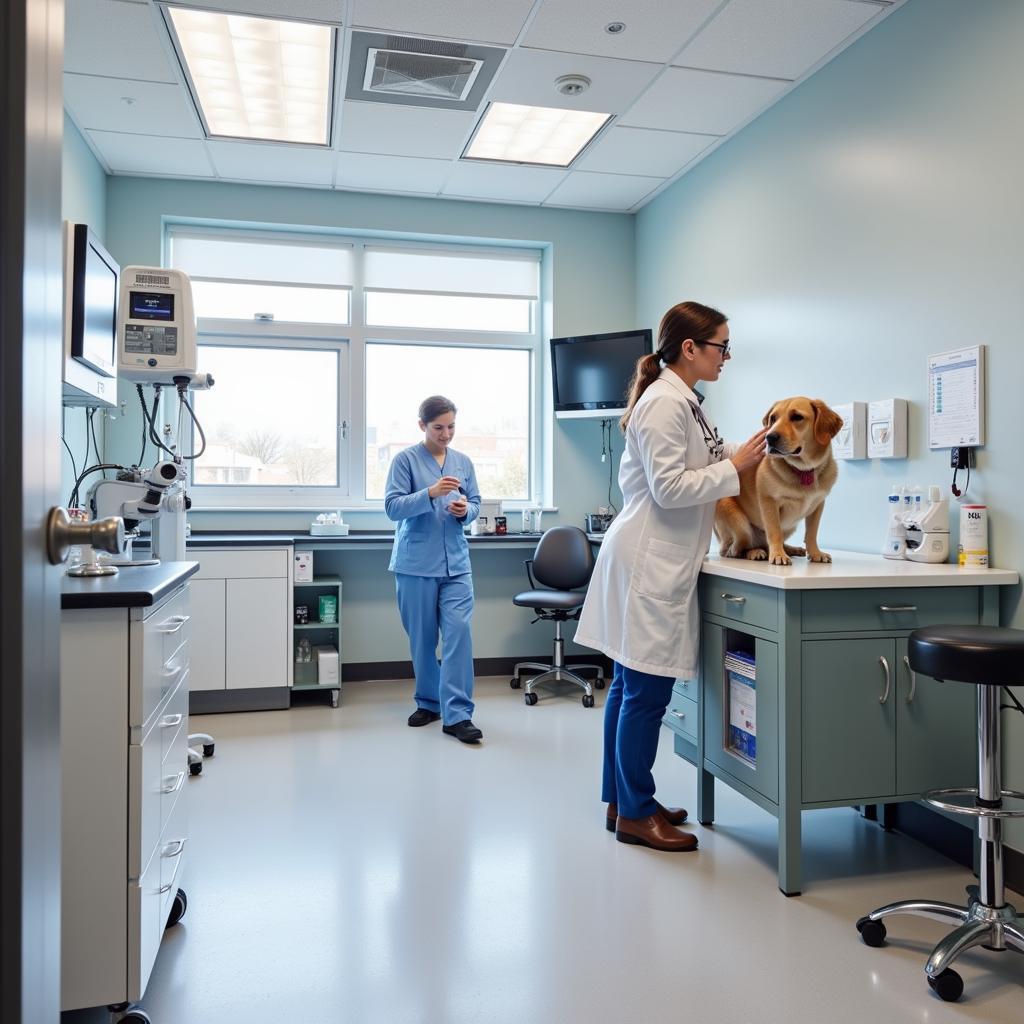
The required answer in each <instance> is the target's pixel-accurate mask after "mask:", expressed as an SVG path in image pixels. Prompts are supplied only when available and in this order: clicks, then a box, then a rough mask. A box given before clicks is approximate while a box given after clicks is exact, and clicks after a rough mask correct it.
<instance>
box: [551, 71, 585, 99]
mask: <svg viewBox="0 0 1024 1024" xmlns="http://www.w3.org/2000/svg"><path fill="white" fill-rule="evenodd" d="M555 88H556V89H557V90H558V91H559V92H560V93H561V94H562V95H563V96H581V95H582V94H583V93H585V92H586V91H587V90H588V89H589V88H590V79H589V78H587V76H586V75H562V76H561V77H560V78H556V79H555Z"/></svg>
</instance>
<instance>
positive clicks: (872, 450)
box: [868, 398, 907, 459]
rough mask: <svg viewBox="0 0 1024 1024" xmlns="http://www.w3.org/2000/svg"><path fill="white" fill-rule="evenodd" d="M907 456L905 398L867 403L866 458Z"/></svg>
mask: <svg viewBox="0 0 1024 1024" xmlns="http://www.w3.org/2000/svg"><path fill="white" fill-rule="evenodd" d="M906 457H907V400H906V399H905V398H884V399H882V400H880V401H878V402H869V403H868V458H869V459H905V458H906Z"/></svg>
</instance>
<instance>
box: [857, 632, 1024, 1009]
mask: <svg viewBox="0 0 1024 1024" xmlns="http://www.w3.org/2000/svg"><path fill="white" fill-rule="evenodd" d="M908 654H909V660H910V667H911V669H913V671H915V672H923V673H924V674H925V675H929V676H933V677H934V678H936V679H949V680H957V681H960V682H965V683H973V684H975V685H976V686H977V687H978V788H977V789H933V790H929V791H928V792H926V793H922V794H921V796H922V799H924V800H925V801H927V802H928V803H930V804H932V805H933V806H934V807H938V808H940V809H942V810H944V811H950V812H951V813H953V814H968V815H971V816H973V817H976V818H977V819H978V837H979V839H980V841H981V870H980V872H979V881H980V883H981V885H980V887H979V886H977V885H969V886H968V887H967V897H968V902H967V906H966V907H959V906H957V905H956V904H953V903H940V902H937V901H933V900H902V901H900V902H899V903H890V904H889V905H888V906H885V907H879V909H878V910H874V911H872V912H871V913H870V914H868V915H867V917H862V918H861V919H860V920H859V921H858V922H857V931H859V932H860V936H861V938H862V939H863V940H864V942H865V943H866V944H867V945H869V946H882V945H884V944H885V925H884V924H882V920H881V919H882V918H883V917H888V916H889V915H890V914H914V915H915V916H917V917H929V918H934V919H936V920H938V921H950V920H952V921H956V922H958V927H956V928H954V929H953V931H951V932H950V933H949V934H948V935H947V936H946V937H945V938H944V939H943V940H942V941H941V942H940V943H939V944H938V945H937V946H936V947H935V949H933V950H932V955H931V956H930V957H928V963H927V964H925V968H924V969H925V974H926V975H927V976H928V984H929V985H930V986H931V987H932V988H933V989H934V990H935V992H937V993H938V995H939V996H940V997H941V998H942V999H944V1000H946V1001H947V1002H954V1001H955V1000H957V999H959V998H960V996H961V995H962V994H963V990H964V983H963V979H962V978H961V977H960V975H959V974H957V973H956V971H954V970H951V969H950V964H952V963H953V961H954V960H956V958H957V957H958V956H960V954H961V953H963V952H964V951H965V950H968V949H971V948H972V947H973V946H984V947H985V949H991V950H996V951H998V952H1003V951H1005V950H1006V949H1007V948H1011V947H1012V948H1014V949H1017V950H1019V951H1020V952H1024V919H1022V918H1020V917H1018V915H1017V911H1016V910H1015V909H1014V907H1013V906H1012V904H1009V903H1007V902H1006V898H1005V894H1004V891H1003V840H1002V819H1003V818H1020V817H1024V809H1021V810H1011V809H1009V808H1006V807H1004V806H1003V800H1004V799H1007V800H1024V793H1018V792H1016V791H1014V790H1008V789H1002V788H1001V785H1002V784H1001V780H1000V762H999V725H1000V723H999V693H1000V687H1001V686H1011V685H1015V684H1018V683H1020V682H1021V681H1022V680H1024V630H1020V629H999V628H996V627H992V626H932V627H928V628H926V629H915V630H914V632H913V633H911V634H910V640H909V650H908ZM954 796H971V797H974V800H973V803H972V804H971V805H968V806H965V805H963V804H957V803H951V802H950V801H949V800H947V799H946V798H947V797H954ZM979 889H980V891H979Z"/></svg>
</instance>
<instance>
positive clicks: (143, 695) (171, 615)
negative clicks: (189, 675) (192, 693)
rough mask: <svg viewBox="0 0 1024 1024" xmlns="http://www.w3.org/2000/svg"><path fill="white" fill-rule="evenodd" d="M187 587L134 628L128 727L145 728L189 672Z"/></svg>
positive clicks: (137, 623)
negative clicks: (183, 676)
mask: <svg viewBox="0 0 1024 1024" xmlns="http://www.w3.org/2000/svg"><path fill="white" fill-rule="evenodd" d="M188 609H189V595H188V587H187V586H186V587H182V588H181V589H180V590H179V591H178V592H177V593H176V594H174V595H172V596H171V597H169V598H168V599H167V600H166V601H164V602H163V603H162V604H160V605H158V606H157V607H156V608H154V609H153V610H152V611H151V612H150V614H149V615H147V616H146V618H145V619H143V620H142V621H135V622H132V624H131V632H130V640H129V661H130V669H129V673H130V680H131V682H130V697H129V708H128V717H129V721H128V724H129V726H132V727H134V726H145V725H146V723H147V722H149V720H150V717H151V716H152V714H153V712H154V711H155V710H156V709H157V708H158V707H159V706H160V702H161V701H162V700H163V699H164V698H165V697H166V696H167V694H168V693H170V692H171V690H173V689H174V687H175V686H176V685H177V683H178V681H179V680H180V678H181V676H182V674H183V673H184V671H185V670H186V669H187V668H188V656H189V648H190V643H189V637H190V634H191V619H190V616H189V610H188Z"/></svg>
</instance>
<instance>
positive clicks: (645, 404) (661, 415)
mask: <svg viewBox="0 0 1024 1024" xmlns="http://www.w3.org/2000/svg"><path fill="white" fill-rule="evenodd" d="M728 358H729V324H728V321H727V320H726V318H725V316H723V314H721V313H719V312H718V310H715V309H711V308H710V307H708V306H702V305H700V304H699V303H696V302H682V303H680V304H679V305H677V306H673V307H672V308H671V309H670V310H669V311H668V312H667V313H666V314H665V315H664V317H662V320H661V326H660V327H659V328H658V348H657V351H656V352H654V354H653V355H648V356H644V357H643V358H642V359H640V360H639V361H638V362H637V366H636V372H635V374H634V376H633V380H632V382H631V384H630V391H629V401H628V403H627V408H626V413H625V415H624V416H623V417H622V421H621V426H622V428H623V430H624V432H625V435H626V448H625V451H624V453H623V455H622V462H621V463H620V465H619V487H620V489H621V490H622V498H623V509H622V511H621V512H620V513H619V514H618V515H617V516H616V517H615V519H614V520H613V522H612V525H611V528H610V529H609V530H608V532H607V533H606V534H605V535H604V540H603V543H602V545H601V551H600V554H599V555H598V558H597V564H596V566H595V567H594V575H593V577H592V578H591V581H590V587H589V589H588V591H587V599H586V603H585V604H584V606H583V612H582V614H581V616H580V623H579V628H578V629H577V630H576V643H578V644H582V645H583V646H585V647H593V648H595V649H596V650H599V651H603V652H604V653H605V654H607V655H608V657H609V658H611V659H612V660H613V661H614V663H615V676H614V679H613V682H612V685H611V687H610V689H609V691H608V696H607V698H606V700H605V718H604V775H603V781H602V796H601V799H602V800H604V801H605V802H606V803H607V804H608V807H607V811H606V817H605V826H606V827H607V828H608V830H609V831H614V832H615V837H616V839H618V840H619V841H620V842H623V843H634V844H636V845H640V846H650V847H653V848H654V849H656V850H680V851H681V850H693V849H696V847H697V837H696V836H694V835H691V834H689V833H686V832H682V831H680V830H679V829H677V828H674V827H673V826H675V825H680V824H682V823H683V821H685V820H686V811H684V810H682V809H680V808H669V807H663V806H662V805H661V804H659V803H658V802H657V801H656V800H655V799H654V776H653V775H652V774H651V768H652V767H653V765H654V758H655V755H656V754H657V751H658V736H659V730H660V728H661V719H662V717H663V716H664V714H665V709H666V708H667V707H668V702H669V698H670V697H671V695H672V684H673V683H674V681H675V679H676V677H681V678H683V679H693V678H694V677H695V676H696V674H697V646H698V629H699V613H698V610H697V595H696V590H697V575H698V573H699V572H700V566H701V562H702V561H703V559H704V555H705V554H707V551H708V546H709V545H710V542H711V530H712V525H713V523H714V517H715V502H716V501H717V500H718V499H719V498H725V497H728V496H729V495H733V494H738V493H739V489H740V483H739V472H740V470H742V469H744V468H746V467H748V466H755V465H757V463H758V462H760V461H761V459H762V458H763V457H764V439H765V434H766V432H767V431H766V430H759V431H758V432H757V433H756V434H755V435H754V436H753V437H752V438H750V440H749V441H747V442H745V443H744V444H742V445H727V444H725V443H724V442H723V441H722V440H721V438H720V437H719V436H718V431H717V430H716V429H715V427H714V424H712V422H711V420H710V419H708V417H707V415H706V413H704V412H703V411H702V410H701V407H700V403H701V401H702V400H703V399H702V398H701V397H700V396H699V395H697V393H696V392H695V391H694V390H693V389H694V386H695V385H696V383H697V382H698V381H702V380H703V381H716V380H718V378H719V375H720V374H721V372H722V367H723V366H724V365H725V361H726V360H727V359H728Z"/></svg>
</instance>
